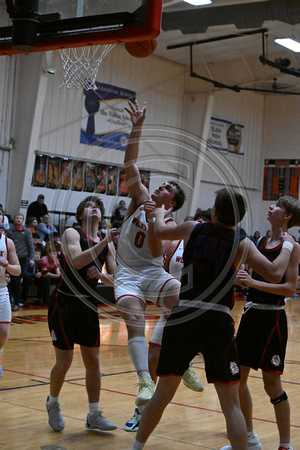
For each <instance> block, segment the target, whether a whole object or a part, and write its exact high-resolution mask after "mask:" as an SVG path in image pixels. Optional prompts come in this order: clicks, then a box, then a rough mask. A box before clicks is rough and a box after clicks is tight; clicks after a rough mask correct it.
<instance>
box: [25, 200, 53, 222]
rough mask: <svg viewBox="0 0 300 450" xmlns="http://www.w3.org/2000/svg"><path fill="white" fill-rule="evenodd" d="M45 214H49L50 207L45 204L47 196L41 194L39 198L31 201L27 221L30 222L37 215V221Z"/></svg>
mask: <svg viewBox="0 0 300 450" xmlns="http://www.w3.org/2000/svg"><path fill="white" fill-rule="evenodd" d="M44 214H48V208H47V206H46V204H45V197H44V195H43V194H39V195H38V197H37V199H36V200H35V201H34V202H32V203H30V205H29V206H28V209H27V216H26V223H27V224H29V222H30V221H31V219H32V218H33V217H36V219H37V221H38V222H39V221H40V220H41V217H43V215H44Z"/></svg>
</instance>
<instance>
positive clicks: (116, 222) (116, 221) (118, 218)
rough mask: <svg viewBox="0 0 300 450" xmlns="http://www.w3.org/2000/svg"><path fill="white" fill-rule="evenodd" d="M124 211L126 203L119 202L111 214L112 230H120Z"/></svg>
mask: <svg viewBox="0 0 300 450" xmlns="http://www.w3.org/2000/svg"><path fill="white" fill-rule="evenodd" d="M126 211H127V208H126V203H125V201H124V200H121V201H120V203H119V206H118V207H117V208H116V209H115V212H114V213H113V215H112V218H111V222H112V224H113V226H112V227H113V228H120V227H121V226H122V223H123V220H124V217H125V215H126Z"/></svg>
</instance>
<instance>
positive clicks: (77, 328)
mask: <svg viewBox="0 0 300 450" xmlns="http://www.w3.org/2000/svg"><path fill="white" fill-rule="evenodd" d="M103 215H104V206H103V203H102V201H101V200H100V198H99V197H97V196H89V197H87V198H86V199H85V200H83V201H82V202H81V203H80V204H79V205H78V207H77V212H76V220H77V222H78V223H79V225H80V228H68V229H67V230H66V231H65V232H64V234H63V236H62V267H61V278H60V281H59V284H58V286H57V289H56V291H55V292H54V294H53V296H52V298H51V301H50V305H49V310H48V325H49V331H50V334H51V338H52V342H53V346H54V349H55V356H56V363H55V365H54V367H53V368H52V371H51V374H50V394H49V396H48V398H47V402H46V408H47V411H48V415H49V425H50V427H51V428H52V429H53V430H54V431H61V430H63V428H64V426H65V422H64V419H63V416H62V415H61V412H60V404H59V399H58V397H59V393H60V391H61V388H62V385H63V383H64V379H65V376H66V374H67V372H68V370H69V368H70V366H71V363H72V359H73V348H74V344H75V343H76V344H79V345H80V350H81V354H82V359H83V362H84V365H85V369H86V389H87V394H88V400H89V413H88V415H87V420H86V425H85V426H86V428H88V429H99V430H102V431H108V430H114V429H116V428H117V426H116V425H115V424H113V423H111V422H109V421H108V420H107V419H105V417H103V416H102V414H101V413H102V412H101V411H99V398H100V386H101V377H100V366H99V346H100V329H99V317H98V309H97V300H96V298H95V289H96V286H97V283H98V280H99V279H101V280H102V281H103V282H104V283H106V284H110V285H112V283H113V280H112V276H111V278H110V276H109V275H103V274H102V272H101V271H102V266H103V264H104V263H105V264H106V269H107V272H108V274H112V273H113V271H114V269H115V255H114V253H113V252H112V250H111V249H110V246H108V244H109V242H111V240H112V238H113V237H114V236H116V235H117V234H118V231H117V230H115V229H112V230H108V231H107V234H106V237H105V239H102V238H101V236H100V234H99V232H98V227H99V223H100V222H101V220H102V217H103Z"/></svg>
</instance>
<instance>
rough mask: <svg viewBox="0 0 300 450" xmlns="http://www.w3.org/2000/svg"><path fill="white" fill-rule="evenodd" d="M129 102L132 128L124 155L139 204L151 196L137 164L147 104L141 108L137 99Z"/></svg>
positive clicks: (128, 179) (132, 193)
mask: <svg viewBox="0 0 300 450" xmlns="http://www.w3.org/2000/svg"><path fill="white" fill-rule="evenodd" d="M128 104H129V108H125V110H126V111H127V112H128V113H129V114H130V117H131V123H132V129H131V133H130V136H129V140H128V144H127V148H126V151H125V157H124V167H125V177H126V183H127V188H128V191H129V194H130V196H131V198H132V202H133V203H135V204H139V203H141V202H143V201H144V200H146V199H148V198H149V193H148V190H147V188H146V187H145V186H144V185H143V184H142V182H141V177H140V172H139V169H138V167H137V164H136V162H137V158H138V154H139V143H140V138H141V134H142V125H143V123H144V121H145V118H146V110H147V106H146V103H144V104H143V106H142V108H140V107H139V104H138V102H137V101H136V102H135V104H133V103H132V102H128ZM129 209H130V208H129ZM127 214H131V211H130V210H129V211H128V212H127Z"/></svg>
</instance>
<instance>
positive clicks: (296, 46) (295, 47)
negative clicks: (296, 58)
mask: <svg viewBox="0 0 300 450" xmlns="http://www.w3.org/2000/svg"><path fill="white" fill-rule="evenodd" d="M275 42H276V44H279V45H282V46H283V47H286V48H288V49H290V50H292V51H293V52H297V53H299V52H300V42H297V41H295V39H291V38H282V39H275Z"/></svg>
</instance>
